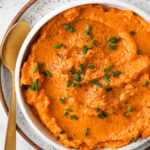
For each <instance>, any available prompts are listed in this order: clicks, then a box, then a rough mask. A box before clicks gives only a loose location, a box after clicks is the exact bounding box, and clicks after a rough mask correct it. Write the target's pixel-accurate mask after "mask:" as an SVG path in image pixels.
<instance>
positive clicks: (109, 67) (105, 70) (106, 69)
mask: <svg viewBox="0 0 150 150" xmlns="http://www.w3.org/2000/svg"><path fill="white" fill-rule="evenodd" d="M112 67H114V65H110V66H108V68H105V69H104V72H107V71H110V70H111V68H112Z"/></svg>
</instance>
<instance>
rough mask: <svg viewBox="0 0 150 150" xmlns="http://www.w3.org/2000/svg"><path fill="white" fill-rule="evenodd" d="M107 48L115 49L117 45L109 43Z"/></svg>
mask: <svg viewBox="0 0 150 150" xmlns="http://www.w3.org/2000/svg"><path fill="white" fill-rule="evenodd" d="M108 48H109V49H111V50H116V49H117V46H115V45H109V46H108Z"/></svg>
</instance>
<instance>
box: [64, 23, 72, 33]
mask: <svg viewBox="0 0 150 150" xmlns="http://www.w3.org/2000/svg"><path fill="white" fill-rule="evenodd" d="M64 28H65V29H67V30H69V31H70V33H73V32H74V28H73V27H72V26H70V25H68V24H67V25H65V26H64Z"/></svg>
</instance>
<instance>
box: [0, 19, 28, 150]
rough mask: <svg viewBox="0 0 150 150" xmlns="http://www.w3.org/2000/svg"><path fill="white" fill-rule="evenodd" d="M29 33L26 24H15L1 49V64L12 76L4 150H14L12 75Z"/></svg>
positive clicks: (14, 97)
mask: <svg viewBox="0 0 150 150" xmlns="http://www.w3.org/2000/svg"><path fill="white" fill-rule="evenodd" d="M29 32H30V26H29V25H28V24H27V23H26V22H23V21H21V22H18V23H16V24H15V25H14V26H13V27H12V28H11V29H10V31H9V32H8V34H7V36H6V39H5V41H4V43H3V47H2V52H1V57H2V62H3V64H4V66H5V67H7V68H8V69H9V70H10V72H11V75H12V89H11V101H10V107H9V116H8V124H7V132H6V140H5V148H4V150H16V93H15V81H14V77H15V76H14V75H15V66H16V60H17V56H18V52H19V50H20V47H21V45H22V43H23V41H24V40H25V38H26V36H27V35H28V33H29Z"/></svg>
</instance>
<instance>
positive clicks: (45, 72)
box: [42, 70, 52, 78]
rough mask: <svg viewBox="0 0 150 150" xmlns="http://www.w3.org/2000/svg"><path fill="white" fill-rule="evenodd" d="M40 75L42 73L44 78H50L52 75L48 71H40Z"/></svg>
mask: <svg viewBox="0 0 150 150" xmlns="http://www.w3.org/2000/svg"><path fill="white" fill-rule="evenodd" d="M42 73H43V74H44V75H45V76H49V77H50V78H51V77H52V74H51V73H50V72H49V71H48V70H44V71H42Z"/></svg>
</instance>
